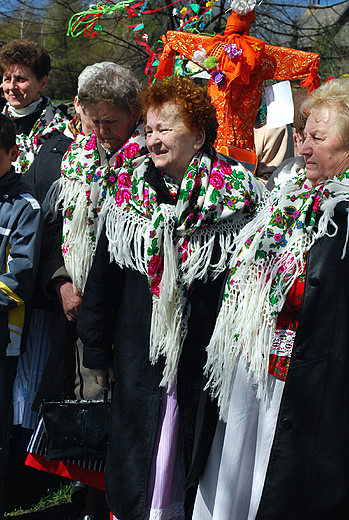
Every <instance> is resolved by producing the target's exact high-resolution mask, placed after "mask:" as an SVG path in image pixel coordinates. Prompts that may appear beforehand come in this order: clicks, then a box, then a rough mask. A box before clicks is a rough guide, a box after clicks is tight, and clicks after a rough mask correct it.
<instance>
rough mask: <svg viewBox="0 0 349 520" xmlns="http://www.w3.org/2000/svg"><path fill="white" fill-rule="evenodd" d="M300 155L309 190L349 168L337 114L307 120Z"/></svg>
mask: <svg viewBox="0 0 349 520" xmlns="http://www.w3.org/2000/svg"><path fill="white" fill-rule="evenodd" d="M299 153H300V154H301V155H304V158H305V161H306V169H307V178H308V179H309V181H310V182H311V184H312V186H317V185H318V184H319V183H321V182H323V181H325V180H327V179H329V178H331V177H334V176H335V175H338V174H339V173H341V172H343V171H345V170H347V169H348V168H349V152H348V149H347V147H346V146H344V144H343V143H342V140H341V138H340V135H339V130H338V126H337V124H336V112H334V111H331V110H330V109H326V110H322V111H321V112H320V111H319V112H315V113H314V114H313V115H310V116H309V117H308V120H307V124H306V126H305V130H304V140H303V144H302V146H301V148H300V149H299Z"/></svg>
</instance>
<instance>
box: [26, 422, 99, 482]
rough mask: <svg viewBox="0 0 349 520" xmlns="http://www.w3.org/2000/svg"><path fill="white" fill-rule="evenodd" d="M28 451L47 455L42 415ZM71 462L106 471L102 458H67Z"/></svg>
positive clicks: (83, 466) (82, 466)
mask: <svg viewBox="0 0 349 520" xmlns="http://www.w3.org/2000/svg"><path fill="white" fill-rule="evenodd" d="M27 451H28V453H31V454H35V455H42V456H43V457H44V456H45V453H46V436H45V427H44V423H43V420H42V417H39V421H38V425H37V427H36V429H35V432H34V433H33V435H32V436H31V439H30V442H29V444H28V447H27ZM65 462H69V463H70V464H75V465H76V466H79V467H80V468H85V469H93V470H95V471H100V472H104V468H105V462H104V461H101V460H77V459H74V460H67V461H65Z"/></svg>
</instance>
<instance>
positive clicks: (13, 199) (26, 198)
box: [0, 168, 41, 217]
mask: <svg viewBox="0 0 349 520" xmlns="http://www.w3.org/2000/svg"><path fill="white" fill-rule="evenodd" d="M7 175H8V178H7V179H6V180H7V181H8V182H7V183H6V185H5V186H3V187H2V189H0V205H4V204H10V208H11V212H12V213H13V216H14V217H15V214H16V213H18V211H20V208H21V209H22V210H23V209H24V208H25V207H28V209H29V210H32V211H41V206H40V204H39V202H38V201H37V199H36V198H35V193H34V190H33V188H32V187H31V186H29V184H28V183H27V182H26V181H25V180H24V179H23V177H22V175H20V174H18V173H16V172H15V170H14V169H13V168H12V169H11V171H10V172H9V173H8V174H7Z"/></svg>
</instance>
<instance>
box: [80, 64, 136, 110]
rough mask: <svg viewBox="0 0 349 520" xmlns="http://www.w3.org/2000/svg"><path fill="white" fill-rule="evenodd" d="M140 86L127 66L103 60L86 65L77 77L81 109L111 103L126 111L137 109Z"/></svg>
mask: <svg viewBox="0 0 349 520" xmlns="http://www.w3.org/2000/svg"><path fill="white" fill-rule="evenodd" d="M140 91H141V86H140V84H139V82H138V80H137V79H136V77H135V76H134V75H133V74H132V72H131V70H130V69H129V68H128V67H121V65H117V64H116V63H113V62H111V61H103V62H101V63H95V64H94V65H90V66H89V67H86V68H85V69H84V70H83V71H82V73H81V74H80V76H79V78H78V99H79V103H80V105H81V107H82V109H83V110H87V111H88V110H89V108H92V107H94V106H96V105H100V104H102V103H106V102H107V103H111V104H113V105H114V106H116V107H117V108H119V109H121V110H126V111H131V110H132V111H138V112H139V113H140V110H141V104H140V101H139V99H138V96H139V93H140Z"/></svg>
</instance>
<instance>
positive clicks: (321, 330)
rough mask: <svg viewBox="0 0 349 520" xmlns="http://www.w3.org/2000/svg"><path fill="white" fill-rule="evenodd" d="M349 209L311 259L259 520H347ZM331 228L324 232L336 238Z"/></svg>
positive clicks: (338, 213)
mask: <svg viewBox="0 0 349 520" xmlns="http://www.w3.org/2000/svg"><path fill="white" fill-rule="evenodd" d="M348 210H349V206H348V203H345V202H342V203H340V204H338V205H337V207H336V210H335V214H334V221H335V223H336V224H337V225H338V232H337V234H336V235H335V236H334V237H329V236H324V237H323V238H321V239H320V240H318V241H317V242H316V243H315V244H314V245H313V247H312V248H311V249H310V251H309V253H308V259H307V270H306V280H305V289H304V296H303V303H302V308H301V314H300V318H299V323H298V329H297V333H296V338H295V343H294V347H293V352H292V358H291V363H290V368H289V372H288V376H287V379H286V383H285V389H284V394H283V398H282V401H281V407H280V412H279V416H278V421H277V426H276V433H275V438H274V443H273V447H272V451H271V456H270V461H269V465H268V470H267V475H266V481H265V485H264V489H263V493H262V498H261V502H260V506H259V509H258V513H257V517H256V519H257V520H334V519H336V520H342V519H343V520H344V519H347V518H349V248H348V247H347V248H346V255H345V257H344V258H343V259H342V258H341V257H342V253H343V248H344V244H345V240H346V232H347V226H348ZM333 230H334V229H333V227H332V226H330V229H329V231H330V232H333Z"/></svg>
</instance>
